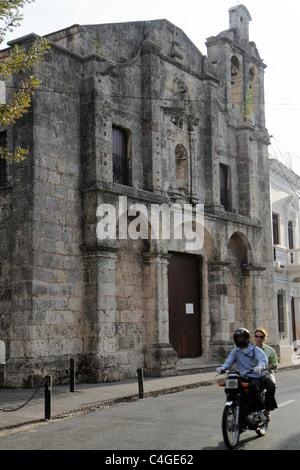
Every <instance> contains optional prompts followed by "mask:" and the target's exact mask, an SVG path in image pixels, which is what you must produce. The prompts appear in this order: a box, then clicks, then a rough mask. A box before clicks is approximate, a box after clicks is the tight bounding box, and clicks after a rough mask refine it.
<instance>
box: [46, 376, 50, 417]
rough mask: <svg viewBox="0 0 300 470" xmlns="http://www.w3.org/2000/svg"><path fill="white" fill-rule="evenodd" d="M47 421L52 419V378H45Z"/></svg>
mask: <svg viewBox="0 0 300 470" xmlns="http://www.w3.org/2000/svg"><path fill="white" fill-rule="evenodd" d="M45 379H46V380H45V419H48V420H50V419H51V401H52V376H51V375H47V376H46V377H45Z"/></svg>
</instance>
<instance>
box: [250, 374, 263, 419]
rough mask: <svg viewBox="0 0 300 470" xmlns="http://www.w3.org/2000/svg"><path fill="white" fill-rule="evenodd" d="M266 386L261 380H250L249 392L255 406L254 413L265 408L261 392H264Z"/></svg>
mask: <svg viewBox="0 0 300 470" xmlns="http://www.w3.org/2000/svg"><path fill="white" fill-rule="evenodd" d="M264 386H265V385H264V382H262V380H261V379H254V378H252V377H251V378H250V382H249V391H250V396H251V402H252V405H253V410H252V411H261V410H263V409H264V408H265V406H264V405H263V403H262V401H261V392H262V391H263V389H264Z"/></svg>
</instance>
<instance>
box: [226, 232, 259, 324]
mask: <svg viewBox="0 0 300 470" xmlns="http://www.w3.org/2000/svg"><path fill="white" fill-rule="evenodd" d="M227 261H228V262H229V263H230V264H229V267H228V271H229V272H228V311H229V323H230V324H231V329H232V330H233V329H234V328H236V327H237V326H244V327H245V328H248V329H250V330H251V329H252V328H253V321H254V320H253V318H254V315H253V313H254V312H252V308H253V302H252V293H251V278H250V276H249V275H248V274H249V273H248V271H247V266H248V265H249V263H251V261H252V251H251V247H250V245H249V242H248V240H247V238H246V237H245V236H244V235H243V234H242V233H240V232H235V233H234V234H233V235H232V236H231V238H230V240H229V242H228V246H227ZM231 332H232V331H231Z"/></svg>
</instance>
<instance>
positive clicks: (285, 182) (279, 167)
mask: <svg viewBox="0 0 300 470" xmlns="http://www.w3.org/2000/svg"><path fill="white" fill-rule="evenodd" d="M270 186H271V188H270V193H271V209H272V227H273V252H274V278H275V295H276V306H277V319H278V325H277V328H278V341H277V342H278V343H279V345H280V361H281V362H287V361H288V362H290V361H291V360H292V355H293V352H294V348H295V346H296V345H297V344H296V341H299V343H300V213H299V197H300V176H298V175H297V174H296V173H294V172H293V171H292V170H290V169H289V168H288V167H286V166H285V165H284V164H282V163H281V162H280V161H279V160H276V159H273V158H270Z"/></svg>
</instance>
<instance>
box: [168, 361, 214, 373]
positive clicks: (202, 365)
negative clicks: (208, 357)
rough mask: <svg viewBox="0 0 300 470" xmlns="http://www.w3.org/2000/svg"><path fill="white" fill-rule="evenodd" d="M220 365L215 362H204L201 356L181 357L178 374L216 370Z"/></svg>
mask: <svg viewBox="0 0 300 470" xmlns="http://www.w3.org/2000/svg"><path fill="white" fill-rule="evenodd" d="M219 365H220V364H216V363H213V362H204V360H201V357H195V358H187V359H179V360H178V363H177V368H178V375H188V374H201V373H204V372H214V371H215V370H216V368H217V367H218V366H219Z"/></svg>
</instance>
